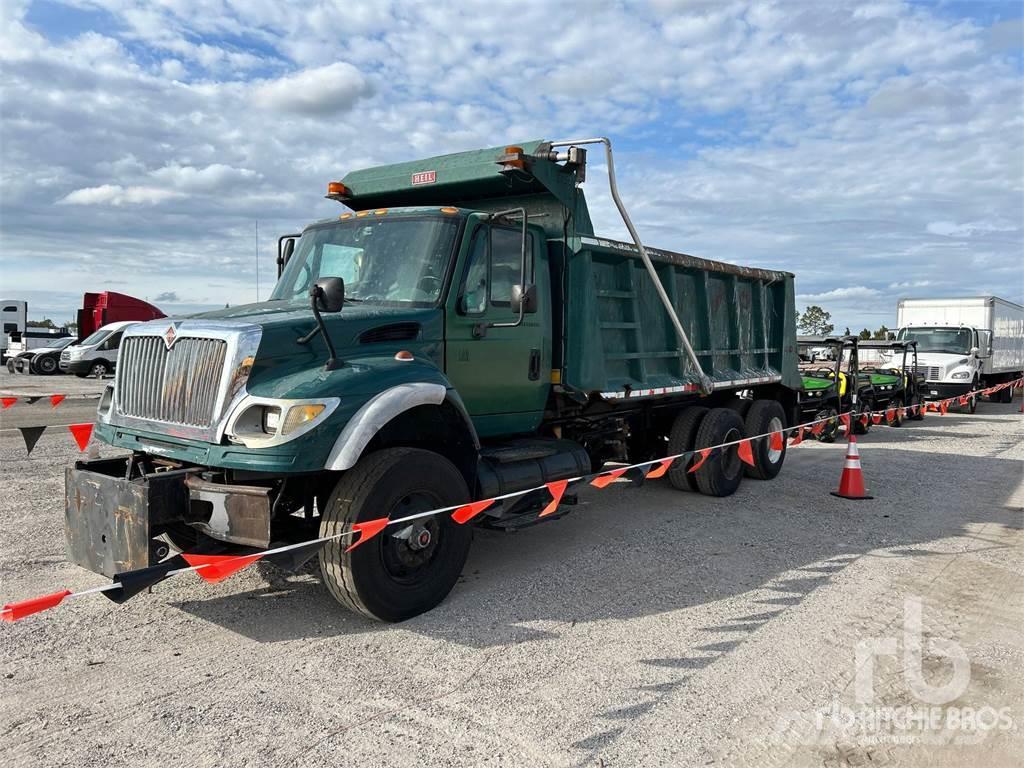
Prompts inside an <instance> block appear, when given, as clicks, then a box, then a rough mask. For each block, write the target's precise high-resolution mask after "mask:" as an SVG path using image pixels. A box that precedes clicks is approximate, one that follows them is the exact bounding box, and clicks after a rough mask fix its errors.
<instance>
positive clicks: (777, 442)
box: [768, 432, 786, 451]
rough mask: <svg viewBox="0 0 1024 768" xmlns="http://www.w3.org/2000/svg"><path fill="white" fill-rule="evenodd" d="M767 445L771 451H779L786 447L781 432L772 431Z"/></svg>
mask: <svg viewBox="0 0 1024 768" xmlns="http://www.w3.org/2000/svg"><path fill="white" fill-rule="evenodd" d="M768 447H769V448H771V449H772V450H773V451H781V450H782V449H783V448H785V447H786V441H785V440H783V439H782V433H781V432H772V434H771V437H769V438H768Z"/></svg>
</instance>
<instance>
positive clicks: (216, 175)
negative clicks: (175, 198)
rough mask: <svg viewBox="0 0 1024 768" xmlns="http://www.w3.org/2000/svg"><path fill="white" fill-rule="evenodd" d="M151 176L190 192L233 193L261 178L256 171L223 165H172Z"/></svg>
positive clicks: (154, 172)
mask: <svg viewBox="0 0 1024 768" xmlns="http://www.w3.org/2000/svg"><path fill="white" fill-rule="evenodd" d="M150 176H152V177H153V178H154V179H156V180H157V181H162V182H166V183H169V184H171V185H172V186H174V187H176V188H177V189H180V190H184V191H188V192H215V191H224V192H231V191H232V190H233V189H234V190H235V191H237V190H238V188H239V186H240V185H241V184H243V183H251V182H253V181H255V180H257V179H259V178H260V174H258V173H256V171H252V170H249V169H248V168H232V167H231V166H230V165H224V164H223V163H213V164H211V165H208V166H206V167H205V168H194V167H192V166H188V165H184V166H183V165H179V164H177V163H172V164H170V165H167V166H164V167H163V168H160V169H159V170H156V171H153V172H152V173H150Z"/></svg>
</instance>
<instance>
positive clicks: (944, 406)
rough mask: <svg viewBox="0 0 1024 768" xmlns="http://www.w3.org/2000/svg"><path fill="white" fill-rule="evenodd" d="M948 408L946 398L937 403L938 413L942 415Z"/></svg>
mask: <svg viewBox="0 0 1024 768" xmlns="http://www.w3.org/2000/svg"><path fill="white" fill-rule="evenodd" d="M948 410H949V401H948V400H943V401H942V403H941V404H940V405H939V414H940V415H942V416H945V415H946V412H947V411H948Z"/></svg>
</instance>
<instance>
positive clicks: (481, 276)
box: [460, 228, 489, 315]
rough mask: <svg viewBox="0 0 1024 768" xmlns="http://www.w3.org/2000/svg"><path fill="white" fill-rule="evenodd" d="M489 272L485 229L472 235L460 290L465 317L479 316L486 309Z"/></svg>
mask: <svg viewBox="0 0 1024 768" xmlns="http://www.w3.org/2000/svg"><path fill="white" fill-rule="evenodd" d="M488 278H489V270H488V263H487V229H485V228H480V229H478V230H477V231H476V234H475V235H473V245H472V248H471V250H470V253H469V266H468V267H467V269H466V283H465V287H464V288H463V290H462V301H461V302H460V305H461V306H460V308H461V309H462V311H463V312H464V313H465V314H467V315H479V314H481V313H483V312H484V311H486V309H487V285H488Z"/></svg>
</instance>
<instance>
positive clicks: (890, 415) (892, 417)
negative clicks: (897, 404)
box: [885, 408, 896, 421]
mask: <svg viewBox="0 0 1024 768" xmlns="http://www.w3.org/2000/svg"><path fill="white" fill-rule="evenodd" d="M885 418H886V420H887V421H896V409H895V408H890V409H889V410H888V411H886V412H885Z"/></svg>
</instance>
